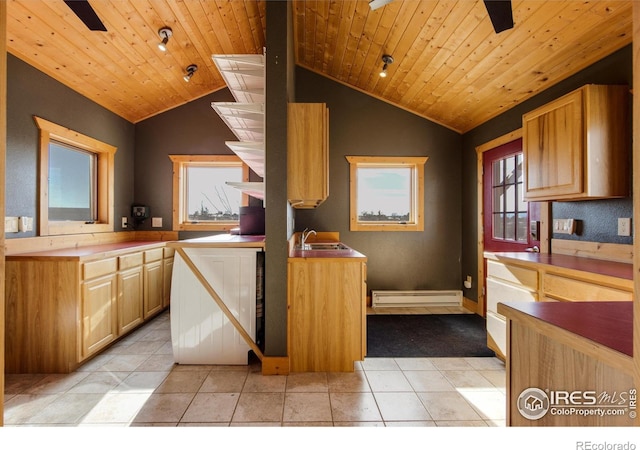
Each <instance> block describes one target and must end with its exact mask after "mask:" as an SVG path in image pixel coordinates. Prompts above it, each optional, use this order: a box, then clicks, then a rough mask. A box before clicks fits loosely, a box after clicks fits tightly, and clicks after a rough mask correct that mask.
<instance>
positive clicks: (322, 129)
mask: <svg viewBox="0 0 640 450" xmlns="http://www.w3.org/2000/svg"><path fill="white" fill-rule="evenodd" d="M287 124H288V130H287V198H288V200H289V203H291V206H292V207H294V208H307V209H309V208H315V207H317V206H318V205H320V204H321V203H322V202H324V201H325V200H326V199H327V197H328V196H329V110H328V109H327V106H326V104H325V103H289V105H288V112H287Z"/></svg>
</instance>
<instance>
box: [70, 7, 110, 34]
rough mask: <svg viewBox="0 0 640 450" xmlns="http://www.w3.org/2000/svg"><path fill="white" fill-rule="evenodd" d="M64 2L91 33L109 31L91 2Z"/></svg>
mask: <svg viewBox="0 0 640 450" xmlns="http://www.w3.org/2000/svg"><path fill="white" fill-rule="evenodd" d="M64 2H65V3H66V5H67V6H68V7H69V8H71V11H73V12H74V13H75V15H76V16H78V18H79V19H80V20H81V21H82V22H83V23H84V24H85V25H86V26H87V28H89V29H90V30H91V31H107V28H106V27H105V26H104V24H103V23H102V21H101V20H100V17H98V14H96V12H95V11H94V9H93V8H92V7H91V5H90V4H89V0H64Z"/></svg>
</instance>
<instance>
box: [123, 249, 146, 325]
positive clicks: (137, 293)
mask: <svg viewBox="0 0 640 450" xmlns="http://www.w3.org/2000/svg"><path fill="white" fill-rule="evenodd" d="M142 258H143V256H142V252H135V253H132V254H130V255H124V256H120V257H119V258H118V259H119V269H120V270H119V271H118V335H122V334H125V333H127V332H129V331H130V330H132V329H133V328H135V327H137V326H138V325H140V324H141V323H142V321H143V319H144V317H143V313H142V292H143V290H142V286H143V282H142V261H143V259H142Z"/></svg>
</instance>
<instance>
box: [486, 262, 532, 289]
mask: <svg viewBox="0 0 640 450" xmlns="http://www.w3.org/2000/svg"><path fill="white" fill-rule="evenodd" d="M487 275H488V276H490V277H492V278H500V279H501V280H504V281H508V282H510V283H514V284H518V285H522V286H526V287H528V288H530V289H532V290H534V291H537V290H538V271H537V270H533V269H525V268H524V267H519V266H512V265H510V264H502V263H499V262H496V261H491V260H487Z"/></svg>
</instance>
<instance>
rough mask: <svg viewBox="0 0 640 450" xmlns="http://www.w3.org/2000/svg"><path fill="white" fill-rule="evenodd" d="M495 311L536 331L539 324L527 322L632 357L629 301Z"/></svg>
mask: <svg viewBox="0 0 640 450" xmlns="http://www.w3.org/2000/svg"><path fill="white" fill-rule="evenodd" d="M498 312H499V313H500V314H503V315H504V316H505V317H507V319H510V320H517V321H521V322H526V323H528V324H529V325H531V326H535V327H536V328H539V329H542V328H543V326H542V324H540V325H536V322H535V321H532V320H531V319H534V320H537V321H539V322H541V323H544V324H549V325H553V326H555V327H557V328H560V329H562V330H566V331H568V332H570V333H573V334H575V335H577V336H580V337H583V338H586V339H588V340H590V341H592V342H595V343H596V344H600V345H603V346H605V347H607V348H609V349H612V350H615V351H616V352H619V353H622V354H623V355H627V356H629V357H633V302H532V303H517V304H515V303H498ZM543 334H548V333H543Z"/></svg>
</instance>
